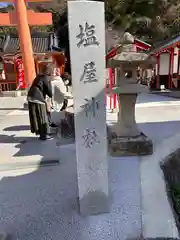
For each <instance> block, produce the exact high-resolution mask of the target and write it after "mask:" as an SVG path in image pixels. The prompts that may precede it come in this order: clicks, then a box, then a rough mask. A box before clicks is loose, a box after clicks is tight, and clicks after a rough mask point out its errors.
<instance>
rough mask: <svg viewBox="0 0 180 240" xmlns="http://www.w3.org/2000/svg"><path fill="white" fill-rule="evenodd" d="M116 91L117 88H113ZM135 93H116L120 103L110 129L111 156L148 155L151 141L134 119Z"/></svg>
mask: <svg viewBox="0 0 180 240" xmlns="http://www.w3.org/2000/svg"><path fill="white" fill-rule="evenodd" d="M115 92H116V93H117V92H118V91H117V89H116V90H115ZM137 96H138V94H137V93H125V94H121V93H119V94H118V102H119V103H121V104H120V108H119V112H118V121H117V123H116V124H115V125H114V127H112V129H111V137H110V140H109V151H110V154H111V155H112V156H122V155H126V156H128V155H129V156H132V155H150V154H152V153H153V143H152V141H151V140H150V139H149V138H148V137H147V136H146V135H145V134H144V133H142V132H141V131H140V130H139V129H138V126H137V124H136V120H135V104H136V98H137Z"/></svg>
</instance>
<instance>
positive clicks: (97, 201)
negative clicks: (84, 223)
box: [79, 191, 110, 217]
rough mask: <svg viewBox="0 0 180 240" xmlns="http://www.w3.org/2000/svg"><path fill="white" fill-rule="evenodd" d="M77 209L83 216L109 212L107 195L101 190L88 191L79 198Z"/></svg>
mask: <svg viewBox="0 0 180 240" xmlns="http://www.w3.org/2000/svg"><path fill="white" fill-rule="evenodd" d="M79 204H80V206H79V210H80V214H81V215H82V216H83V217H86V216H90V215H97V214H103V213H109V211H110V207H109V197H108V196H107V195H106V194H105V193H103V192H101V191H95V192H89V193H88V194H87V195H86V196H85V197H83V198H82V199H79Z"/></svg>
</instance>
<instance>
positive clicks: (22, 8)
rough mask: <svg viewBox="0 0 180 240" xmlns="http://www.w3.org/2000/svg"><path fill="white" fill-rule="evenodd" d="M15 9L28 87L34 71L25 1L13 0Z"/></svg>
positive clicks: (34, 73) (34, 74)
mask: <svg viewBox="0 0 180 240" xmlns="http://www.w3.org/2000/svg"><path fill="white" fill-rule="evenodd" d="M15 8H16V18H17V23H18V24H17V27H18V33H19V39H20V49H21V53H22V58H23V64H24V73H25V81H26V83H27V85H28V86H29V85H31V83H32V82H33V80H34V78H35V76H36V71H35V64H34V56H33V50H32V41H31V34H30V29H29V25H28V18H27V8H26V4H25V1H24V0H15Z"/></svg>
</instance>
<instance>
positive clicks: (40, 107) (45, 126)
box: [27, 66, 52, 140]
mask: <svg viewBox="0 0 180 240" xmlns="http://www.w3.org/2000/svg"><path fill="white" fill-rule="evenodd" d="M50 75H51V70H50V68H49V67H48V66H43V68H42V71H41V73H40V74H38V75H37V76H36V78H35V79H34V81H33V83H32V86H31V87H30V89H29V91H28V96H27V101H28V107H29V120H30V126H31V132H32V133H35V134H36V135H40V140H46V139H48V138H50V137H49V134H50V128H49V121H48V115H47V104H46V96H48V97H49V98H52V86H51V82H50Z"/></svg>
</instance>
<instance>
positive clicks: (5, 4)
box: [0, 2, 8, 7]
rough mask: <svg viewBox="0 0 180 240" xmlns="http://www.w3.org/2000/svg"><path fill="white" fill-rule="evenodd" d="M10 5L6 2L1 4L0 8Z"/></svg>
mask: <svg viewBox="0 0 180 240" xmlns="http://www.w3.org/2000/svg"><path fill="white" fill-rule="evenodd" d="M7 5H8V4H7V3H5V2H1V3H0V7H6V6H7Z"/></svg>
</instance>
